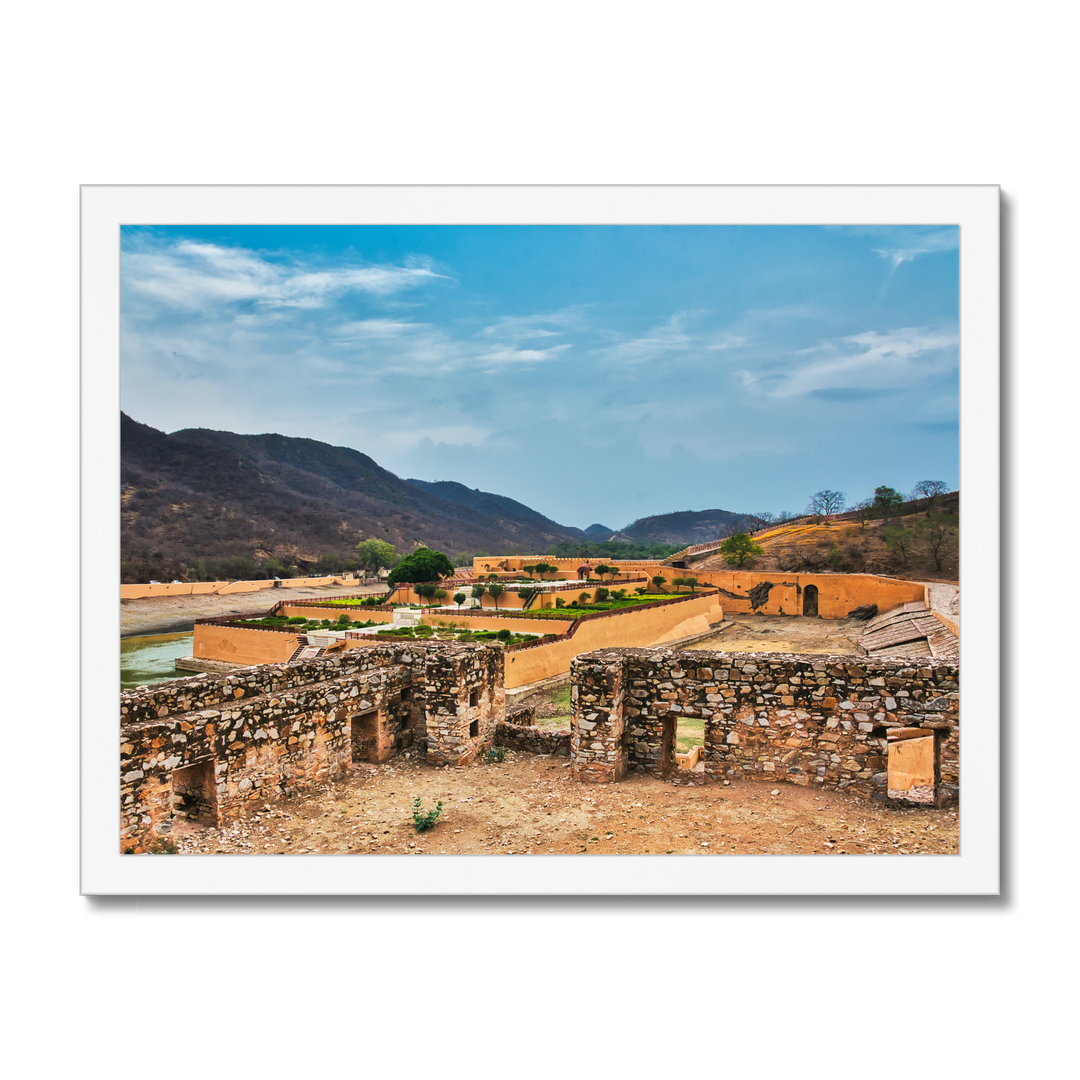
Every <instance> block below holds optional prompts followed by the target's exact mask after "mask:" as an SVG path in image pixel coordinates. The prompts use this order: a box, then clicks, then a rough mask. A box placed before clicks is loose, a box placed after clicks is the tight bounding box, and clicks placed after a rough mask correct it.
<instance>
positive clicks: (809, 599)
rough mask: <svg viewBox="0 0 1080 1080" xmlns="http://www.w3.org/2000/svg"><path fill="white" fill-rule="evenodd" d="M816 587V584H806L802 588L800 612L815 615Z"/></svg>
mask: <svg viewBox="0 0 1080 1080" xmlns="http://www.w3.org/2000/svg"><path fill="white" fill-rule="evenodd" d="M817 602H818V587H817V586H816V585H807V586H806V587H805V588H804V589H803V600H802V613H803V614H804V615H808V616H810V617H811V618H816V617H817V611H818V603H817Z"/></svg>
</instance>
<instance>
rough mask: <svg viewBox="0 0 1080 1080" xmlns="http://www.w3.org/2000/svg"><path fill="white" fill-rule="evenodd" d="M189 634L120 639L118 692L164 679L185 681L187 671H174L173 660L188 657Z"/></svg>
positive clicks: (189, 646)
mask: <svg viewBox="0 0 1080 1080" xmlns="http://www.w3.org/2000/svg"><path fill="white" fill-rule="evenodd" d="M194 636H195V635H194V634H192V633H190V632H189V633H186V634H152V635H150V636H147V637H127V638H121V639H120V689H121V690H130V689H131V688H132V687H134V686H149V685H150V684H151V683H159V682H164V681H165V680H166V679H186V678H189V677H190V676H191V674H192V673H191V672H190V671H177V670H176V667H175V665H174V664H173V661H174V660H175V659H176V657H178V656H190V655H191V648H192V644H191V643H192V638H193V637H194Z"/></svg>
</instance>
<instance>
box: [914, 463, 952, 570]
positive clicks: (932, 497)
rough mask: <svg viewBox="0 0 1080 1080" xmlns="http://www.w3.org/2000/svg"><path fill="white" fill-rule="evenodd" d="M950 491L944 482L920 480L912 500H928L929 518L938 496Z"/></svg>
mask: <svg viewBox="0 0 1080 1080" xmlns="http://www.w3.org/2000/svg"><path fill="white" fill-rule="evenodd" d="M948 490H949V485H948V484H946V483H945V481H944V480H920V481H919V482H918V483H917V484H916V485H915V486H914V487H913V488H912V489H911V498H912V499H926V516H927V517H929V516H930V514H931V512H932V511H933V509H934V503H935V502H936V501H937V498H938V496H939V495H944V494H945V492H946V491H948ZM939 569H940V567H939Z"/></svg>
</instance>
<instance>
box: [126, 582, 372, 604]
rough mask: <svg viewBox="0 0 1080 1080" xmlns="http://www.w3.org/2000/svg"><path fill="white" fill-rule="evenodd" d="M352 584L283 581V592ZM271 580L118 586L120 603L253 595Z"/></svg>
mask: <svg viewBox="0 0 1080 1080" xmlns="http://www.w3.org/2000/svg"><path fill="white" fill-rule="evenodd" d="M350 584H352V581H351V580H349V579H347V578H341V577H321V578H284V579H283V580H282V581H281V582H280V586H281V588H283V589H302V588H305V587H308V588H310V587H312V586H316V585H350ZM273 586H274V583H273V581H193V582H192V581H189V582H176V583H173V582H162V583H161V584H158V585H121V586H120V599H121V600H141V599H143V597H146V596H192V595H198V594H202V593H219V594H228V593H238V592H255V591H256V590H258V589H271V588H273Z"/></svg>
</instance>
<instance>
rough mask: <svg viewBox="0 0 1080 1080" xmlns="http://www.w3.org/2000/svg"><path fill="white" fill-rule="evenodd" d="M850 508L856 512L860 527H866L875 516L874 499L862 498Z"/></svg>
mask: <svg viewBox="0 0 1080 1080" xmlns="http://www.w3.org/2000/svg"><path fill="white" fill-rule="evenodd" d="M848 509H849V510H851V511H853V512H854V514H855V518H856V520H857V521H858V522H859V528H860V529H865V528H866V523H867V522H868V521H869V520H870V519H871V518H872V517H873V516H874V500H873V499H862V500H861V501H860V502H857V503H856V504H855V505H854V506H849V507H848Z"/></svg>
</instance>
